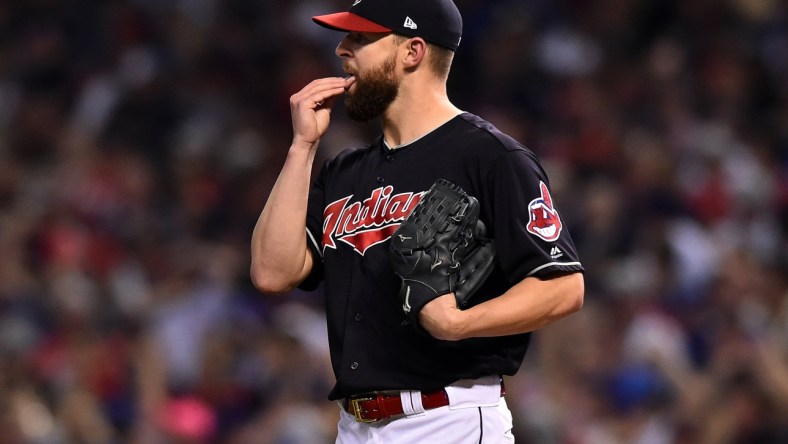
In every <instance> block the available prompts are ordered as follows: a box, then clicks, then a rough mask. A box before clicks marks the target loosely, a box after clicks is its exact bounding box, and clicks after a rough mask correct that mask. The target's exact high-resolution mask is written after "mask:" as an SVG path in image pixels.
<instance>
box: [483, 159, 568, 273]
mask: <svg viewBox="0 0 788 444" xmlns="http://www.w3.org/2000/svg"><path fill="white" fill-rule="evenodd" d="M487 182H488V187H487V190H488V192H490V193H491V194H492V195H490V196H487V199H490V201H492V202H493V205H492V208H491V209H490V210H489V211H491V212H492V214H491V215H490V219H491V220H492V221H493V226H494V236H495V247H496V252H497V254H498V259H499V262H500V266H501V268H502V270H503V271H504V273H505V275H506V276H507V278H508V279H510V280H511V281H512V282H519V281H521V280H522V279H524V278H526V277H528V276H535V277H538V278H549V277H550V276H551V275H555V274H559V273H573V272H582V271H583V267H582V265H581V263H580V259H579V258H578V254H577V251H576V249H575V246H574V242H573V241H572V237H571V236H570V234H569V231H568V229H567V227H566V225H565V224H564V222H563V220H562V219H561V215H560V211H559V205H558V203H557V202H556V201H555V200H554V199H553V196H552V194H551V192H550V184H549V181H548V178H547V175H546V173H545V172H544V170H543V169H542V167H541V165H540V164H539V161H538V159H537V158H536V157H535V156H534V155H533V153H531V152H530V151H528V150H526V149H513V150H509V151H506V152H505V153H503V154H501V155H500V156H499V157H498V158H497V159H496V160H495V162H494V163H493V166H492V169H491V171H490V174H489V175H488V176H487Z"/></svg>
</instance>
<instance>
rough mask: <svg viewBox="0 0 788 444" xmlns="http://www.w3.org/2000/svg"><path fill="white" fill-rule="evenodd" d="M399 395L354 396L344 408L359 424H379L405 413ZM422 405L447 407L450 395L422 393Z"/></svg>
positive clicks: (444, 393)
mask: <svg viewBox="0 0 788 444" xmlns="http://www.w3.org/2000/svg"><path fill="white" fill-rule="evenodd" d="M399 393H400V392H393V393H385V394H384V393H369V394H364V395H358V396H353V397H351V398H345V399H344V401H343V402H342V407H343V408H344V409H345V411H347V412H348V413H350V414H351V415H353V416H355V417H356V421H358V422H377V421H381V420H383V419H386V418H390V417H392V416H397V415H403V414H404V413H405V409H403V408H402V398H400V395H399ZM505 393H506V389H505V388H504V385H503V380H501V396H503V395H504V394H505ZM421 405H422V406H423V407H424V410H430V409H437V408H438V407H445V406H447V405H449V395H448V393H446V390H438V391H435V392H427V393H424V392H422V394H421Z"/></svg>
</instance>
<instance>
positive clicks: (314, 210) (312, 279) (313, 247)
mask: <svg viewBox="0 0 788 444" xmlns="http://www.w3.org/2000/svg"><path fill="white" fill-rule="evenodd" d="M326 169H327V166H324V167H323V168H322V169H321V171H320V174H319V175H318V177H317V178H316V179H315V181H314V182H313V183H312V187H311V188H310V190H309V201H308V203H307V210H306V244H307V247H309V252H310V253H311V254H312V270H311V272H310V273H309V275H308V276H307V277H306V279H304V280H303V281H302V282H301V284H300V285H299V286H298V288H300V289H302V290H306V291H312V290H314V289H315V288H317V286H318V285H319V284H320V282H321V281H322V280H323V209H324V208H325V204H324V203H325V192H324V191H325V188H324V184H325V174H326Z"/></svg>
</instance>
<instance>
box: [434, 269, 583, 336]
mask: <svg viewBox="0 0 788 444" xmlns="http://www.w3.org/2000/svg"><path fill="white" fill-rule="evenodd" d="M584 292H585V283H584V280H583V274H582V273H572V274H567V275H562V276H559V277H555V278H552V279H547V280H541V279H538V278H535V277H527V278H525V279H523V280H522V281H520V282H519V283H517V284H516V285H514V286H513V287H512V288H510V289H509V290H508V291H506V292H505V293H504V294H502V295H501V296H499V297H497V298H494V299H491V300H489V301H486V302H483V303H481V304H479V305H476V306H473V307H471V308H469V309H467V310H460V309H459V308H458V307H457V302H456V300H455V297H454V293H449V294H445V295H443V296H440V297H438V298H436V299H434V300H432V301H430V302H429V303H428V304H427V305H425V306H424V308H423V309H422V310H421V313H420V314H419V316H420V321H421V326H422V327H424V329H425V330H427V332H429V333H430V334H431V335H432V336H434V337H435V338H437V339H443V340H447V341H457V340H460V339H465V338H472V337H490V336H505V335H513V334H519V333H526V332H530V331H534V330H536V329H539V328H542V327H544V326H545V325H548V324H550V323H552V322H554V321H557V320H558V319H561V318H563V317H565V316H567V315H570V314H572V313H574V312H576V311H578V310H580V308H582V306H583V295H584Z"/></svg>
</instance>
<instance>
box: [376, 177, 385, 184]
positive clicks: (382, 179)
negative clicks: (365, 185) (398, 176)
mask: <svg viewBox="0 0 788 444" xmlns="http://www.w3.org/2000/svg"><path fill="white" fill-rule="evenodd" d="M377 181H378V183H383V182H385V181H386V179H384V178H383V177H382V176H378V179H377Z"/></svg>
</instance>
